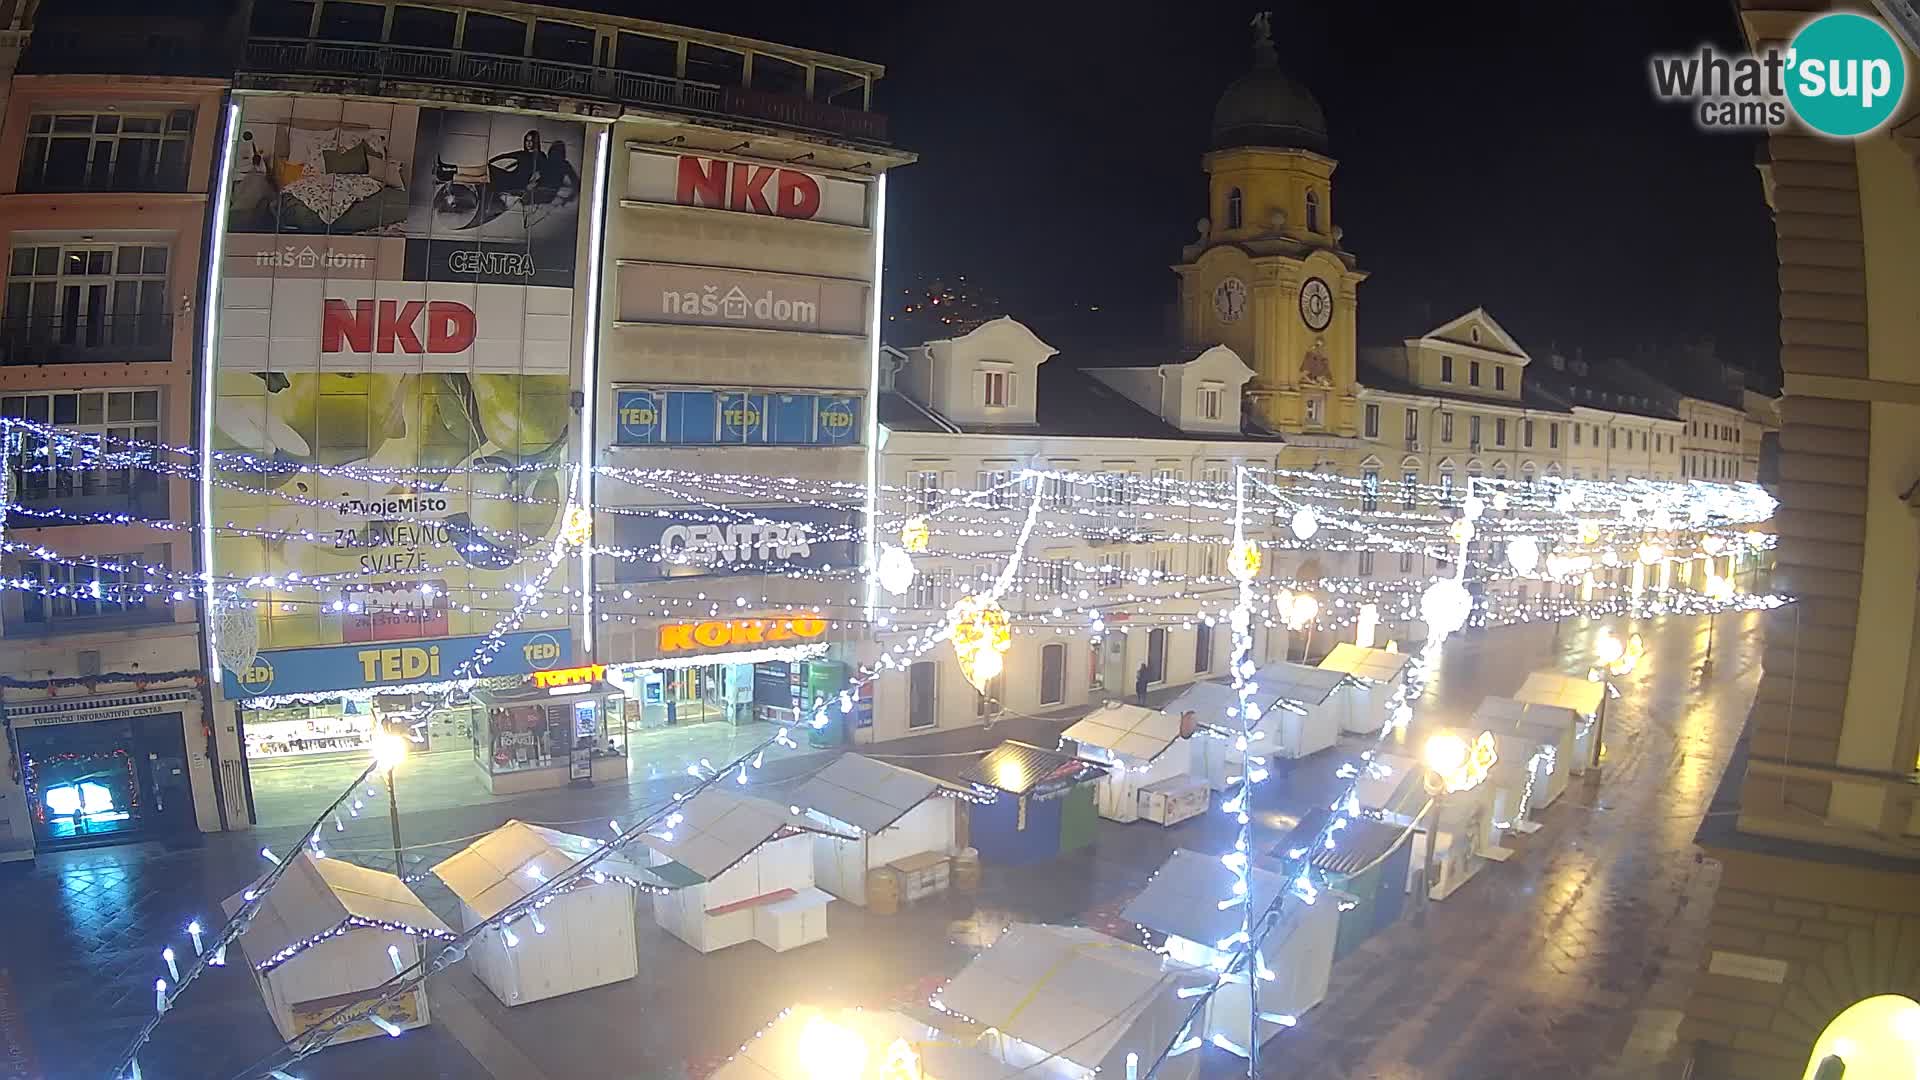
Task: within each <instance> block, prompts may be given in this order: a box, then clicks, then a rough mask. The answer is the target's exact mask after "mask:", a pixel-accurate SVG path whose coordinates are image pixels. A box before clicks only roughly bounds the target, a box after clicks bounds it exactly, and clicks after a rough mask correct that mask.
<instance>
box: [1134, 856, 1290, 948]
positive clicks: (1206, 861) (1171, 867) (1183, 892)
mask: <svg viewBox="0 0 1920 1080" xmlns="http://www.w3.org/2000/svg"><path fill="white" fill-rule="evenodd" d="M1252 871H1253V873H1252V875H1251V876H1252V878H1253V882H1252V885H1251V886H1250V888H1251V892H1252V901H1253V911H1254V912H1255V913H1259V912H1263V911H1265V910H1267V908H1268V907H1269V906H1270V905H1271V904H1272V903H1273V898H1274V897H1276V896H1278V895H1280V892H1281V890H1282V889H1284V888H1286V886H1287V881H1286V879H1285V878H1284V877H1282V876H1281V875H1280V874H1279V873H1277V872H1276V871H1273V870H1268V869H1266V868H1264V867H1261V866H1254V867H1253V868H1252ZM1234 877H1235V875H1234V872H1233V870H1232V869H1231V868H1230V867H1228V866H1227V865H1226V864H1225V863H1223V862H1221V861H1220V856H1218V855H1206V854H1202V853H1201V852H1198V851H1189V850H1187V849H1185V848H1180V849H1178V850H1176V851H1174V853H1173V854H1172V855H1170V856H1168V857H1167V861H1166V862H1164V863H1161V864H1160V869H1158V870H1156V871H1154V874H1153V877H1152V878H1151V879H1149V880H1148V882H1147V887H1146V888H1144V889H1141V890H1140V892H1139V894H1138V895H1136V896H1135V897H1134V898H1133V899H1132V900H1131V901H1129V902H1128V903H1127V906H1126V907H1125V908H1124V909H1122V911H1121V912H1120V915H1121V917H1122V918H1126V919H1131V920H1132V921H1134V922H1136V923H1139V924H1140V925H1141V926H1144V927H1146V928H1147V929H1149V930H1153V931H1156V932H1158V933H1162V934H1177V935H1179V936H1180V937H1183V938H1186V939H1187V940H1188V941H1193V942H1198V943H1199V944H1201V945H1205V946H1206V947H1208V948H1213V947H1214V946H1215V944H1216V943H1217V942H1219V941H1220V940H1222V939H1224V938H1226V937H1227V936H1228V935H1230V934H1232V933H1234V932H1235V931H1237V930H1239V929H1240V917H1241V915H1242V914H1244V913H1243V912H1242V911H1241V910H1240V908H1238V907H1232V908H1228V909H1227V910H1225V911H1222V910H1221V909H1220V901H1221V899H1222V898H1224V897H1227V896H1230V895H1232V893H1233V882H1234Z"/></svg>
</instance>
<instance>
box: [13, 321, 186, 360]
mask: <svg viewBox="0 0 1920 1080" xmlns="http://www.w3.org/2000/svg"><path fill="white" fill-rule="evenodd" d="M172 357H173V316H171V315H80V316H76V317H73V318H67V317H64V316H49V317H44V318H43V317H36V316H29V317H27V318H24V319H11V318H10V319H0V364H115V363H118V364H151V363H163V362H165V361H167V360H170V359H172Z"/></svg>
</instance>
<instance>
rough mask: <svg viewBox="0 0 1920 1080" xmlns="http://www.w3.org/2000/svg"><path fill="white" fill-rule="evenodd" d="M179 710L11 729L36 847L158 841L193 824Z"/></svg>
mask: <svg viewBox="0 0 1920 1080" xmlns="http://www.w3.org/2000/svg"><path fill="white" fill-rule="evenodd" d="M180 720H181V714H179V713H166V714H162V715H159V716H138V717H130V718H127V719H120V720H97V721H92V722H80V723H71V724H45V725H40V726H37V727H30V728H22V729H19V730H17V731H16V732H15V733H14V734H15V738H16V740H17V741H18V743H19V747H20V761H21V771H22V774H23V775H22V780H23V781H24V786H25V788H26V793H27V800H28V804H29V806H30V807H31V815H32V818H33V831H34V839H35V842H36V846H38V847H39V848H41V849H43V850H49V849H57V848H63V847H87V846H92V845H95V844H103V843H120V842H123V841H128V840H153V839H163V838H168V837H173V836H178V835H182V834H187V833H191V832H192V831H193V829H194V811H193V791H192V787H191V782H190V780H189V778H188V775H187V749H186V740H185V738H184V737H183V735H182V733H181V727H180Z"/></svg>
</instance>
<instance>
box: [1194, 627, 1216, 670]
mask: <svg viewBox="0 0 1920 1080" xmlns="http://www.w3.org/2000/svg"><path fill="white" fill-rule="evenodd" d="M1212 671H1213V624H1212V623H1205V622H1203V623H1200V624H1199V625H1197V626H1195V627H1194V628H1193V673H1194V674H1195V675H1206V674H1209V673H1211V672H1212Z"/></svg>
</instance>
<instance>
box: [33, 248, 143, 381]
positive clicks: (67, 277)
mask: <svg viewBox="0 0 1920 1080" xmlns="http://www.w3.org/2000/svg"><path fill="white" fill-rule="evenodd" d="M167 261H168V254H167V248H166V246H165V245H163V244H100V245H92V244H88V245H81V244H69V245H64V246H60V245H46V246H39V247H17V248H14V249H13V253H12V257H11V259H10V260H9V262H8V264H7V295H6V307H5V345H6V347H7V350H8V351H9V352H10V353H11V354H13V355H12V356H10V357H9V359H12V360H14V361H15V362H27V363H31V362H36V361H39V362H45V361H49V360H51V361H59V360H66V359H98V360H112V359H121V360H127V361H138V360H148V361H157V360H166V359H168V358H169V357H170V356H171V355H172V345H173V317H172V313H171V312H170V310H169V309H168V305H167ZM95 350H100V351H102V353H104V352H105V351H109V350H110V351H111V352H112V354H113V355H111V356H108V355H104V354H103V355H89V354H91V353H93V352H94V351H95Z"/></svg>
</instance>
